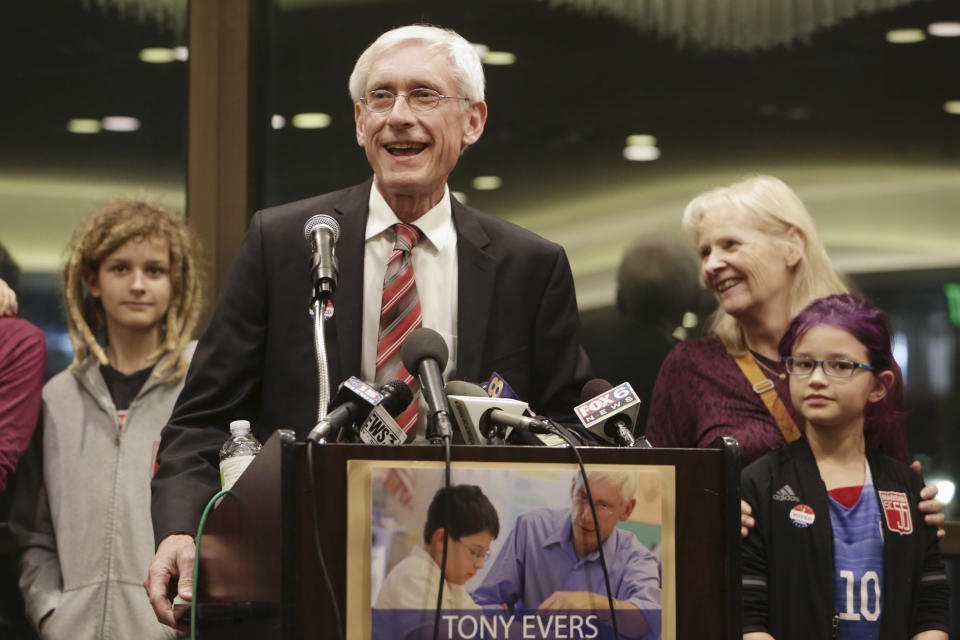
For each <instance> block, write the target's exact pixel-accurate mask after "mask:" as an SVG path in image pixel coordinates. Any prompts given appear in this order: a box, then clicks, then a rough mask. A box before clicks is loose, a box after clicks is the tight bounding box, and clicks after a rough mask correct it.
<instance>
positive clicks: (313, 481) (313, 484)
mask: <svg viewBox="0 0 960 640" xmlns="http://www.w3.org/2000/svg"><path fill="white" fill-rule="evenodd" d="M316 444H317V443H316V442H314V441H313V440H311V439H308V440H307V475H308V476H309V477H310V507H311V508H310V512H311V514H312V516H313V517H312V521H313V544H314V548H315V549H316V551H317V563H318V564H319V565H320V573H321V574H322V575H323V581H324V583H325V585H326V587H327V591H328V592H329V593H330V602H331V604H332V605H333V617H334V626H335V628H336V630H337V638H339V640H343V633H344V629H343V621H342V620H341V619H340V604H339V603H338V602H337V594H336V592H334V590H333V581H332V580H331V579H330V572H329V571H327V563H326V562H324V560H323V547H322V545H321V544H320V525H319V522H320V513H319V511H318V509H317V476H316V474H315V473H314V466H313V452H314V447H315V446H316Z"/></svg>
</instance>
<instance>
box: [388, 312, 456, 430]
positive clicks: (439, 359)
mask: <svg viewBox="0 0 960 640" xmlns="http://www.w3.org/2000/svg"><path fill="white" fill-rule="evenodd" d="M448 355H449V352H448V351H447V343H446V342H444V341H443V338H442V337H440V334H439V333H437V332H436V331H434V330H433V329H427V328H425V327H420V328H419V329H414V330H413V331H411V332H410V335H408V336H407V338H406V340H404V341H403V346H402V347H400V356H401V358H403V366H404V367H405V368H406V370H407V371H409V372H410V373H412V374H413V375H415V376H417V378H419V379H420V389H421V391H422V392H423V399H424V400H426V401H427V407H428V410H427V433H426V436H427V440H429V441H430V442H431V443H432V444H441V443H442V442H443V440H444V439H445V438H446V439H449V438H452V437H453V428H452V427H451V425H450V407H449V406H448V405H447V396H446V395H445V394H444V393H443V368H444V367H446V366H447V357H448Z"/></svg>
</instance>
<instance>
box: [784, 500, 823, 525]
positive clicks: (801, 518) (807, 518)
mask: <svg viewBox="0 0 960 640" xmlns="http://www.w3.org/2000/svg"><path fill="white" fill-rule="evenodd" d="M816 519H817V516H816V514H815V513H814V512H813V509H811V508H810V507H808V506H807V505H805V504H798V505H797V506H795V507H794V508H793V509H790V522H791V523H792V524H793V526H795V527H798V528H800V529H806V528H807V527H809V526H810V525H812V524H813V521H814V520H816Z"/></svg>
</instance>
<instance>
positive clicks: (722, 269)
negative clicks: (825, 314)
mask: <svg viewBox="0 0 960 640" xmlns="http://www.w3.org/2000/svg"><path fill="white" fill-rule="evenodd" d="M785 240H786V241H785V242H778V241H777V239H776V238H774V237H773V236H771V235H769V234H767V233H764V232H763V231H761V230H760V229H758V228H757V226H756V221H755V220H754V219H753V216H752V215H751V214H749V213H745V212H742V211H738V210H735V209H725V210H718V211H711V212H710V213H708V214H706V215H704V216H703V219H702V220H701V221H700V224H699V226H698V234H697V249H698V253H699V255H700V275H701V277H702V278H703V283H704V284H705V285H706V286H707V288H708V289H710V291H712V292H713V295H714V296H715V297H716V298H717V302H718V303H719V304H720V306H721V307H723V310H724V311H726V312H727V313H729V314H730V315H731V316H733V317H735V318H737V319H738V320H741V321H742V320H743V319H745V318H749V317H750V316H751V315H753V316H754V317H763V316H764V315H765V314H769V313H771V312H772V311H775V312H778V313H779V312H787V311H788V310H789V307H790V287H791V286H792V284H793V273H794V270H793V267H795V266H796V264H797V263H798V262H799V260H800V251H799V248H798V247H797V246H796V245H797V242H796V240H797V238H796V237H789V238H786V239H785Z"/></svg>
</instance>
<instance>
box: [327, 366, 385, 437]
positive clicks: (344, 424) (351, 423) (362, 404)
mask: <svg viewBox="0 0 960 640" xmlns="http://www.w3.org/2000/svg"><path fill="white" fill-rule="evenodd" d="M383 399H384V397H383V394H381V393H380V392H379V391H377V390H376V389H375V388H374V387H373V386H371V385H369V384H367V383H366V382H364V381H363V380H361V379H359V378H357V377H355V376H351V377H349V378H347V379H346V380H344V381H343V382H342V383H340V386H339V387H338V388H337V395H335V396H334V397H333V402H331V403H330V404H331V406H332V407H334V408H333V409H332V410H331V411H330V413H328V414H327V422H329V423H330V432H329V435H328V439H329V441H330V442H335V441H336V440H337V438H338V436H339V434H340V431H341V430H342V429H344V428H347V429H349V430H350V432H353V430H354V427H355V426H356V425H357V424H358V423H359V422H360V421H361V420H362V419H363V418H364V417H366V415H367V414H368V413H370V410H371V409H373V408H374V407H375V406H376V405H377V404H379V403H380V402H382V401H383Z"/></svg>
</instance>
